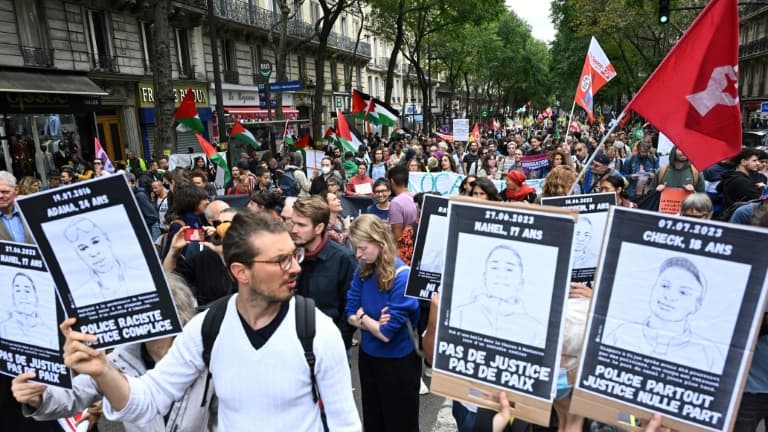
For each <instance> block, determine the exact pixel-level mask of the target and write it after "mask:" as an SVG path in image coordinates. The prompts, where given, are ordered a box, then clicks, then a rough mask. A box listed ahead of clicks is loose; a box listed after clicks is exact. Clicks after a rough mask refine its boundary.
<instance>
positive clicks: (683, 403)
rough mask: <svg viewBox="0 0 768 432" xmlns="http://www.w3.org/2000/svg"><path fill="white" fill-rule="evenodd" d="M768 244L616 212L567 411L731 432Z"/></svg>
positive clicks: (749, 233)
mask: <svg viewBox="0 0 768 432" xmlns="http://www.w3.org/2000/svg"><path fill="white" fill-rule="evenodd" d="M766 241H768V232H766V231H765V230H762V229H755V228H751V227H746V226H741V225H733V224H725V223H721V222H712V221H707V220H702V219H690V218H681V217H677V216H668V215H663V214H658V213H651V212H647V211H641V210H630V209H626V208H623V207H612V208H611V210H610V212H609V216H608V228H607V236H606V239H605V243H604V246H603V253H602V255H601V259H600V264H599V266H598V268H599V269H600V273H599V276H598V279H597V284H596V286H595V291H594V294H593V298H592V310H591V313H590V318H589V322H588V324H587V331H586V336H585V338H584V340H585V346H584V348H583V351H582V355H581V365H580V368H579V372H578V377H577V380H576V386H575V389H576V390H575V392H574V395H573V400H572V402H571V412H573V413H576V414H580V415H585V416H588V417H590V418H594V419H596V420H599V421H601V422H606V423H610V424H617V418H618V413H628V414H630V415H635V416H642V417H644V418H649V417H650V416H651V414H652V413H654V412H658V413H660V414H662V415H663V417H664V426H667V427H670V428H672V429H675V430H697V431H698V430H707V431H727V430H731V428H732V426H733V421H734V417H735V414H736V411H737V409H738V401H739V398H740V397H741V394H742V389H743V386H744V383H745V381H746V375H747V371H748V362H749V359H750V356H751V352H752V350H753V349H754V343H755V341H756V336H757V334H758V329H759V327H760V324H761V323H762V321H763V316H764V311H765V299H766V270H768V262H766V260H765V259H764V257H763V256H762V255H761V254H756V253H755V245H757V244H764V243H765V242H766ZM598 406H599V407H600V408H599V409H596V407H598Z"/></svg>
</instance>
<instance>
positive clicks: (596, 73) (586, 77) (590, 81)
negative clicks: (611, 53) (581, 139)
mask: <svg viewBox="0 0 768 432" xmlns="http://www.w3.org/2000/svg"><path fill="white" fill-rule="evenodd" d="M615 76H616V70H615V69H614V68H613V65H611V61H610V60H608V56H607V55H605V51H603V48H602V47H600V44H599V43H598V42H597V39H595V37H594V36H593V37H592V40H591V41H590V42H589V51H588V52H587V58H586V59H584V67H583V68H582V69H581V78H580V79H579V85H578V87H576V103H577V104H578V105H579V106H580V107H582V108H584V110H585V111H586V112H587V116H588V117H589V121H590V122H592V121H594V120H595V115H594V113H593V112H592V98H593V97H594V96H595V94H596V93H597V91H598V90H600V89H601V88H602V87H603V86H604V85H605V84H607V83H608V81H610V80H612V79H613V78H614V77H615Z"/></svg>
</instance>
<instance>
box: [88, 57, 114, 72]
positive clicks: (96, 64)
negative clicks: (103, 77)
mask: <svg viewBox="0 0 768 432" xmlns="http://www.w3.org/2000/svg"><path fill="white" fill-rule="evenodd" d="M91 59H92V61H93V69H94V70H97V71H102V72H119V71H120V70H119V68H118V67H117V56H112V55H109V54H92V55H91Z"/></svg>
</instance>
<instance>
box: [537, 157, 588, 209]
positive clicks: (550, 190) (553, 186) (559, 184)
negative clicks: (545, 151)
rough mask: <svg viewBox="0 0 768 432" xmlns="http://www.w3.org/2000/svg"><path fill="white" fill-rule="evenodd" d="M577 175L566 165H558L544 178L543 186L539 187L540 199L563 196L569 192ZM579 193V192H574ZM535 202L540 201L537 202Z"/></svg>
mask: <svg viewBox="0 0 768 432" xmlns="http://www.w3.org/2000/svg"><path fill="white" fill-rule="evenodd" d="M577 176H578V173H576V170H574V169H573V168H571V167H570V166H568V165H558V166H556V167H554V168H552V170H551V171H550V172H549V174H547V176H546V177H545V178H544V184H543V185H542V186H541V194H540V195H539V196H540V197H541V198H549V197H558V196H565V195H568V193H569V192H570V191H571V186H573V183H574V182H575V181H576V177H577ZM574 193H575V194H578V193H580V191H579V190H577V191H575V192H574ZM537 201H540V199H539V200H537Z"/></svg>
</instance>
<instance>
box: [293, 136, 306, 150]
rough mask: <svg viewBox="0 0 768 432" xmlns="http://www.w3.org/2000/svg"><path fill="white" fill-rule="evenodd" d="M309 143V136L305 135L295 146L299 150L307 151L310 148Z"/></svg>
mask: <svg viewBox="0 0 768 432" xmlns="http://www.w3.org/2000/svg"><path fill="white" fill-rule="evenodd" d="M309 141H310V140H309V135H304V136H303V137H301V138H299V140H298V141H296V144H294V146H296V147H297V148H303V149H305V148H308V147H309Z"/></svg>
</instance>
